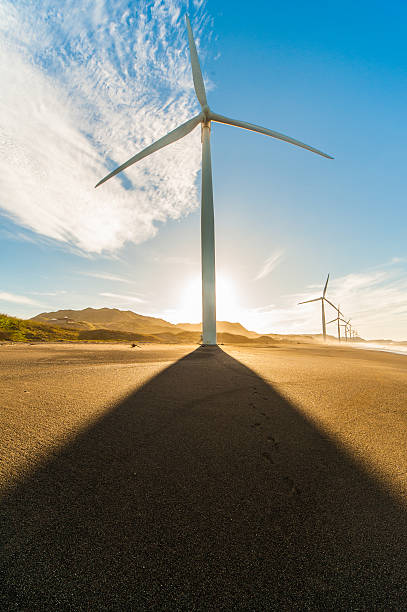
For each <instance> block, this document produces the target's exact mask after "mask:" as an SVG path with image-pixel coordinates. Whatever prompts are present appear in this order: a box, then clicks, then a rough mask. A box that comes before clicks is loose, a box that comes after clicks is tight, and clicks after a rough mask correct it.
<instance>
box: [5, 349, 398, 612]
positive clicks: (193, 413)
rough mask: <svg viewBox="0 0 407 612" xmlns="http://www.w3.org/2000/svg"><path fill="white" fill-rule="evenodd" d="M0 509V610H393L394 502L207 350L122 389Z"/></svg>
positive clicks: (233, 364)
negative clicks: (127, 392)
mask: <svg viewBox="0 0 407 612" xmlns="http://www.w3.org/2000/svg"><path fill="white" fill-rule="evenodd" d="M1 509H2V517H3V518H2V528H1V531H2V539H3V542H4V545H3V550H2V553H1V567H2V575H3V585H4V586H5V590H4V591H3V593H4V595H3V600H2V601H3V606H4V608H5V609H7V610H14V609H16V610H22V609H24V610H35V609H45V610H48V609H49V610H67V609H72V610H141V609H148V610H174V609H177V610H208V609H217V610H219V609H229V610H230V609H253V610H254V609H256V610H266V609H283V610H285V609H286V610H293V609H312V610H315V609H321V610H322V609H324V610H326V609H353V610H355V609H358V610H361V609H369V610H373V609H387V610H388V609H405V607H406V605H407V586H406V585H407V570H406V567H407V554H406V551H407V537H406V536H407V521H406V518H407V513H406V508H405V507H403V506H402V505H401V504H400V503H399V502H397V500H396V499H395V498H393V497H392V496H391V495H390V493H389V492H387V491H386V490H385V489H384V488H383V487H382V486H381V485H380V484H379V483H378V482H377V481H375V479H374V478H373V477H372V476H371V475H369V474H368V473H367V472H366V471H365V470H364V469H363V468H361V466H360V465H358V464H357V463H356V462H355V461H354V460H353V459H352V458H351V457H350V456H349V455H348V454H347V453H346V452H345V451H344V450H343V449H342V448H340V447H339V446H338V445H337V444H336V443H334V442H333V441H332V440H331V439H329V438H328V437H327V436H325V435H324V434H323V433H322V432H321V431H320V430H318V429H317V428H316V427H315V425H313V424H312V423H311V422H310V421H309V420H307V419H306V418H305V417H304V416H303V415H302V414H301V413H300V411H299V410H298V409H297V408H295V407H294V406H293V405H291V404H290V403H289V402H287V400H285V399H284V398H282V397H281V396H280V395H279V394H278V393H277V392H276V391H275V390H274V389H273V388H272V387H270V386H269V385H268V384H266V383H265V382H264V381H263V380H261V379H260V378H259V377H258V376H257V375H256V374H255V373H253V372H252V371H251V370H249V369H248V368H246V367H245V366H243V365H242V364H240V363H239V362H237V361H236V360H234V359H233V358H231V357H230V356H229V355H227V354H226V353H224V352H223V351H222V350H221V349H219V348H213V349H198V350H196V351H194V352H192V353H191V354H189V355H188V356H186V357H185V358H183V359H181V360H180V361H179V362H177V363H175V364H174V365H172V366H171V367H169V368H168V369H167V370H165V371H164V372H162V373H161V374H160V375H158V376H157V377H156V378H154V379H153V380H151V381H150V382H149V383H148V384H146V385H145V386H144V387H143V388H142V389H141V390H139V391H138V392H137V393H135V394H133V395H131V396H129V397H128V398H127V399H126V400H125V401H123V402H122V403H121V404H120V405H117V406H116V407H115V408H114V409H113V410H111V411H110V412H109V413H107V414H105V415H104V416H103V418H101V419H100V420H99V421H98V422H96V423H95V424H93V425H92V426H91V427H89V428H88V429H87V430H86V431H84V432H83V433H81V434H80V435H79V436H77V437H76V438H75V440H73V441H72V443H70V444H69V445H68V446H66V447H65V448H63V450H61V451H60V452H59V453H58V454H56V455H55V456H54V457H53V458H52V459H50V460H48V462H47V463H46V464H44V465H43V466H41V467H40V468H39V469H37V470H36V471H35V473H32V474H31V475H29V476H27V478H26V480H25V481H23V482H21V483H20V484H19V485H18V486H17V487H16V488H15V489H14V490H13V491H12V492H11V493H10V494H9V495H8V496H7V499H6V500H5V501H4V502H3V503H2V507H1ZM0 601H1V600H0Z"/></svg>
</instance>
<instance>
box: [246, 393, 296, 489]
mask: <svg viewBox="0 0 407 612" xmlns="http://www.w3.org/2000/svg"><path fill="white" fill-rule="evenodd" d="M253 394H254V395H255V398H256V399H259V400H264V401H267V399H268V398H267V397H266V396H264V395H261V394H259V392H258V391H257V389H256V388H253ZM250 407H251V408H253V409H254V410H256V412H257V418H259V416H261V417H264V419H266V420H268V419H269V418H270V417H269V416H268V415H267V414H266V413H265V412H261V411H259V410H258V408H257V406H256V404H255V403H254V402H251V403H250ZM250 427H251V428H252V429H260V430H261V429H263V424H262V423H261V422H260V421H259V420H256V421H254V422H253V423H251V425H250ZM266 441H267V443H268V444H270V447H271V451H272V452H273V453H277V454H278V450H279V446H280V444H279V442H278V441H277V440H276V439H275V438H274V436H273V435H272V434H268V435H267V437H266ZM262 457H263V459H264V460H265V461H266V462H267V463H268V464H270V465H273V466H275V469H276V470H277V471H278V473H279V475H280V477H281V478H282V480H284V482H285V483H286V484H287V486H288V489H289V496H293V495H298V494H300V493H301V489H300V488H299V487H298V486H297V485H296V483H295V482H294V480H292V478H290V477H289V476H286V475H284V474H283V473H282V471H281V468H279V466H278V457H277V458H276V457H274V459H273V457H272V455H271V453H270V452H267V451H264V452H263V453H262Z"/></svg>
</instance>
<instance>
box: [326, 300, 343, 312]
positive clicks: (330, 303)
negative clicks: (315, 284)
mask: <svg viewBox="0 0 407 612" xmlns="http://www.w3.org/2000/svg"><path fill="white" fill-rule="evenodd" d="M322 299H323V300H325V302H328V304H329V305H330V306H332V308H334V309H335V310H336V311H337V312H339V310H338V309H337V307H336V306H335V305H334V304H332V302H330V301H329V300H328V299H327V298H326V297H324V298H322ZM340 314H342V313H340Z"/></svg>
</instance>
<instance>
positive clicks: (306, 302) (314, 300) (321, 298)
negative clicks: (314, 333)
mask: <svg viewBox="0 0 407 612" xmlns="http://www.w3.org/2000/svg"><path fill="white" fill-rule="evenodd" d="M328 281H329V274H328V276H327V278H326V283H325V287H324V291H323V293H322V296H321V297H319V298H314V299H313V300H306V301H305V302H298V304H309V303H310V302H319V300H321V306H322V334H323V337H324V342H325V341H326V321H325V303H324V302H327V303H328V304H329V305H330V306H332V308H334V309H335V310H338V309H337V307H336V306H334V305H333V304H332V302H330V301H329V300H328V299H327V298H326V297H325V295H326V290H327V287H328Z"/></svg>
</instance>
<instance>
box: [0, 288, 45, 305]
mask: <svg viewBox="0 0 407 612" xmlns="http://www.w3.org/2000/svg"><path fill="white" fill-rule="evenodd" d="M0 301H2V302H10V303H12V304H27V305H30V306H39V303H38V302H37V301H36V300H32V299H31V298H29V297H27V296H25V295H16V294H15V293H7V292H5V291H0Z"/></svg>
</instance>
